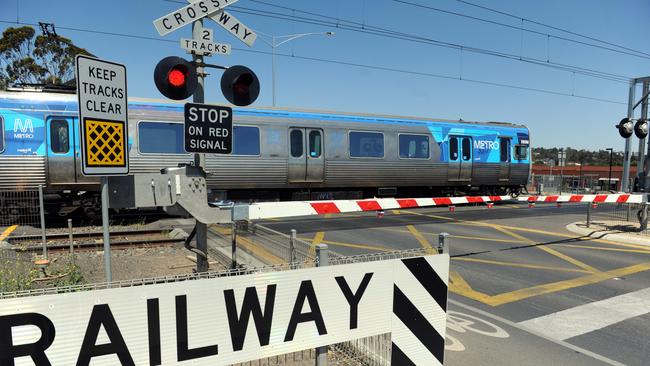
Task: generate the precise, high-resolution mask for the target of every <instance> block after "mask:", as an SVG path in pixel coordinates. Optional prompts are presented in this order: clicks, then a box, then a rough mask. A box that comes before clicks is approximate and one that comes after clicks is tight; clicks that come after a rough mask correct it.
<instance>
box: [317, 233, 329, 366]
mask: <svg viewBox="0 0 650 366" xmlns="http://www.w3.org/2000/svg"><path fill="white" fill-rule="evenodd" d="M327 265H329V256H328V254H327V244H318V246H316V266H317V267H324V266H327ZM316 366H327V346H322V347H317V348H316Z"/></svg>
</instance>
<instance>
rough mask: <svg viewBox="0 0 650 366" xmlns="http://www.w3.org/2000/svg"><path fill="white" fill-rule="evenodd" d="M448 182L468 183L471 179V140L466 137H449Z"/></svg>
mask: <svg viewBox="0 0 650 366" xmlns="http://www.w3.org/2000/svg"><path fill="white" fill-rule="evenodd" d="M448 174H449V178H448V179H449V180H450V181H469V180H471V179H472V138H471V137H468V136H450V137H449V173H448Z"/></svg>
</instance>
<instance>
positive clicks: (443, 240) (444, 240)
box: [438, 233, 449, 254]
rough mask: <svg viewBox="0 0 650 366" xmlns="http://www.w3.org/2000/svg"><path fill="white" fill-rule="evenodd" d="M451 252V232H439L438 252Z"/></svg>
mask: <svg viewBox="0 0 650 366" xmlns="http://www.w3.org/2000/svg"><path fill="white" fill-rule="evenodd" d="M443 253H449V233H440V234H438V254H443Z"/></svg>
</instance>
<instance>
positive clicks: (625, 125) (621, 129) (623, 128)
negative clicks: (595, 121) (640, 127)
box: [615, 118, 634, 139]
mask: <svg viewBox="0 0 650 366" xmlns="http://www.w3.org/2000/svg"><path fill="white" fill-rule="evenodd" d="M615 127H616V128H617V129H618V133H619V134H620V135H621V137H622V138H625V139H626V138H628V137H630V136H632V133H633V132H634V125H633V124H632V121H631V120H630V119H629V118H623V119H622V120H621V122H619V123H618V124H617V125H616V126H615Z"/></svg>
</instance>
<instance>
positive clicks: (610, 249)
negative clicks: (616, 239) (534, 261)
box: [556, 244, 650, 254]
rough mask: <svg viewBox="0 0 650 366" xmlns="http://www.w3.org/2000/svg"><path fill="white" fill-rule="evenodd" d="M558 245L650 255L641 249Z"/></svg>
mask: <svg viewBox="0 0 650 366" xmlns="http://www.w3.org/2000/svg"><path fill="white" fill-rule="evenodd" d="M556 245H557V246H560V247H568V248H578V249H593V250H606V251H612V252H625V253H642V254H650V250H641V249H621V248H605V247H594V246H590V245H574V244H556Z"/></svg>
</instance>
